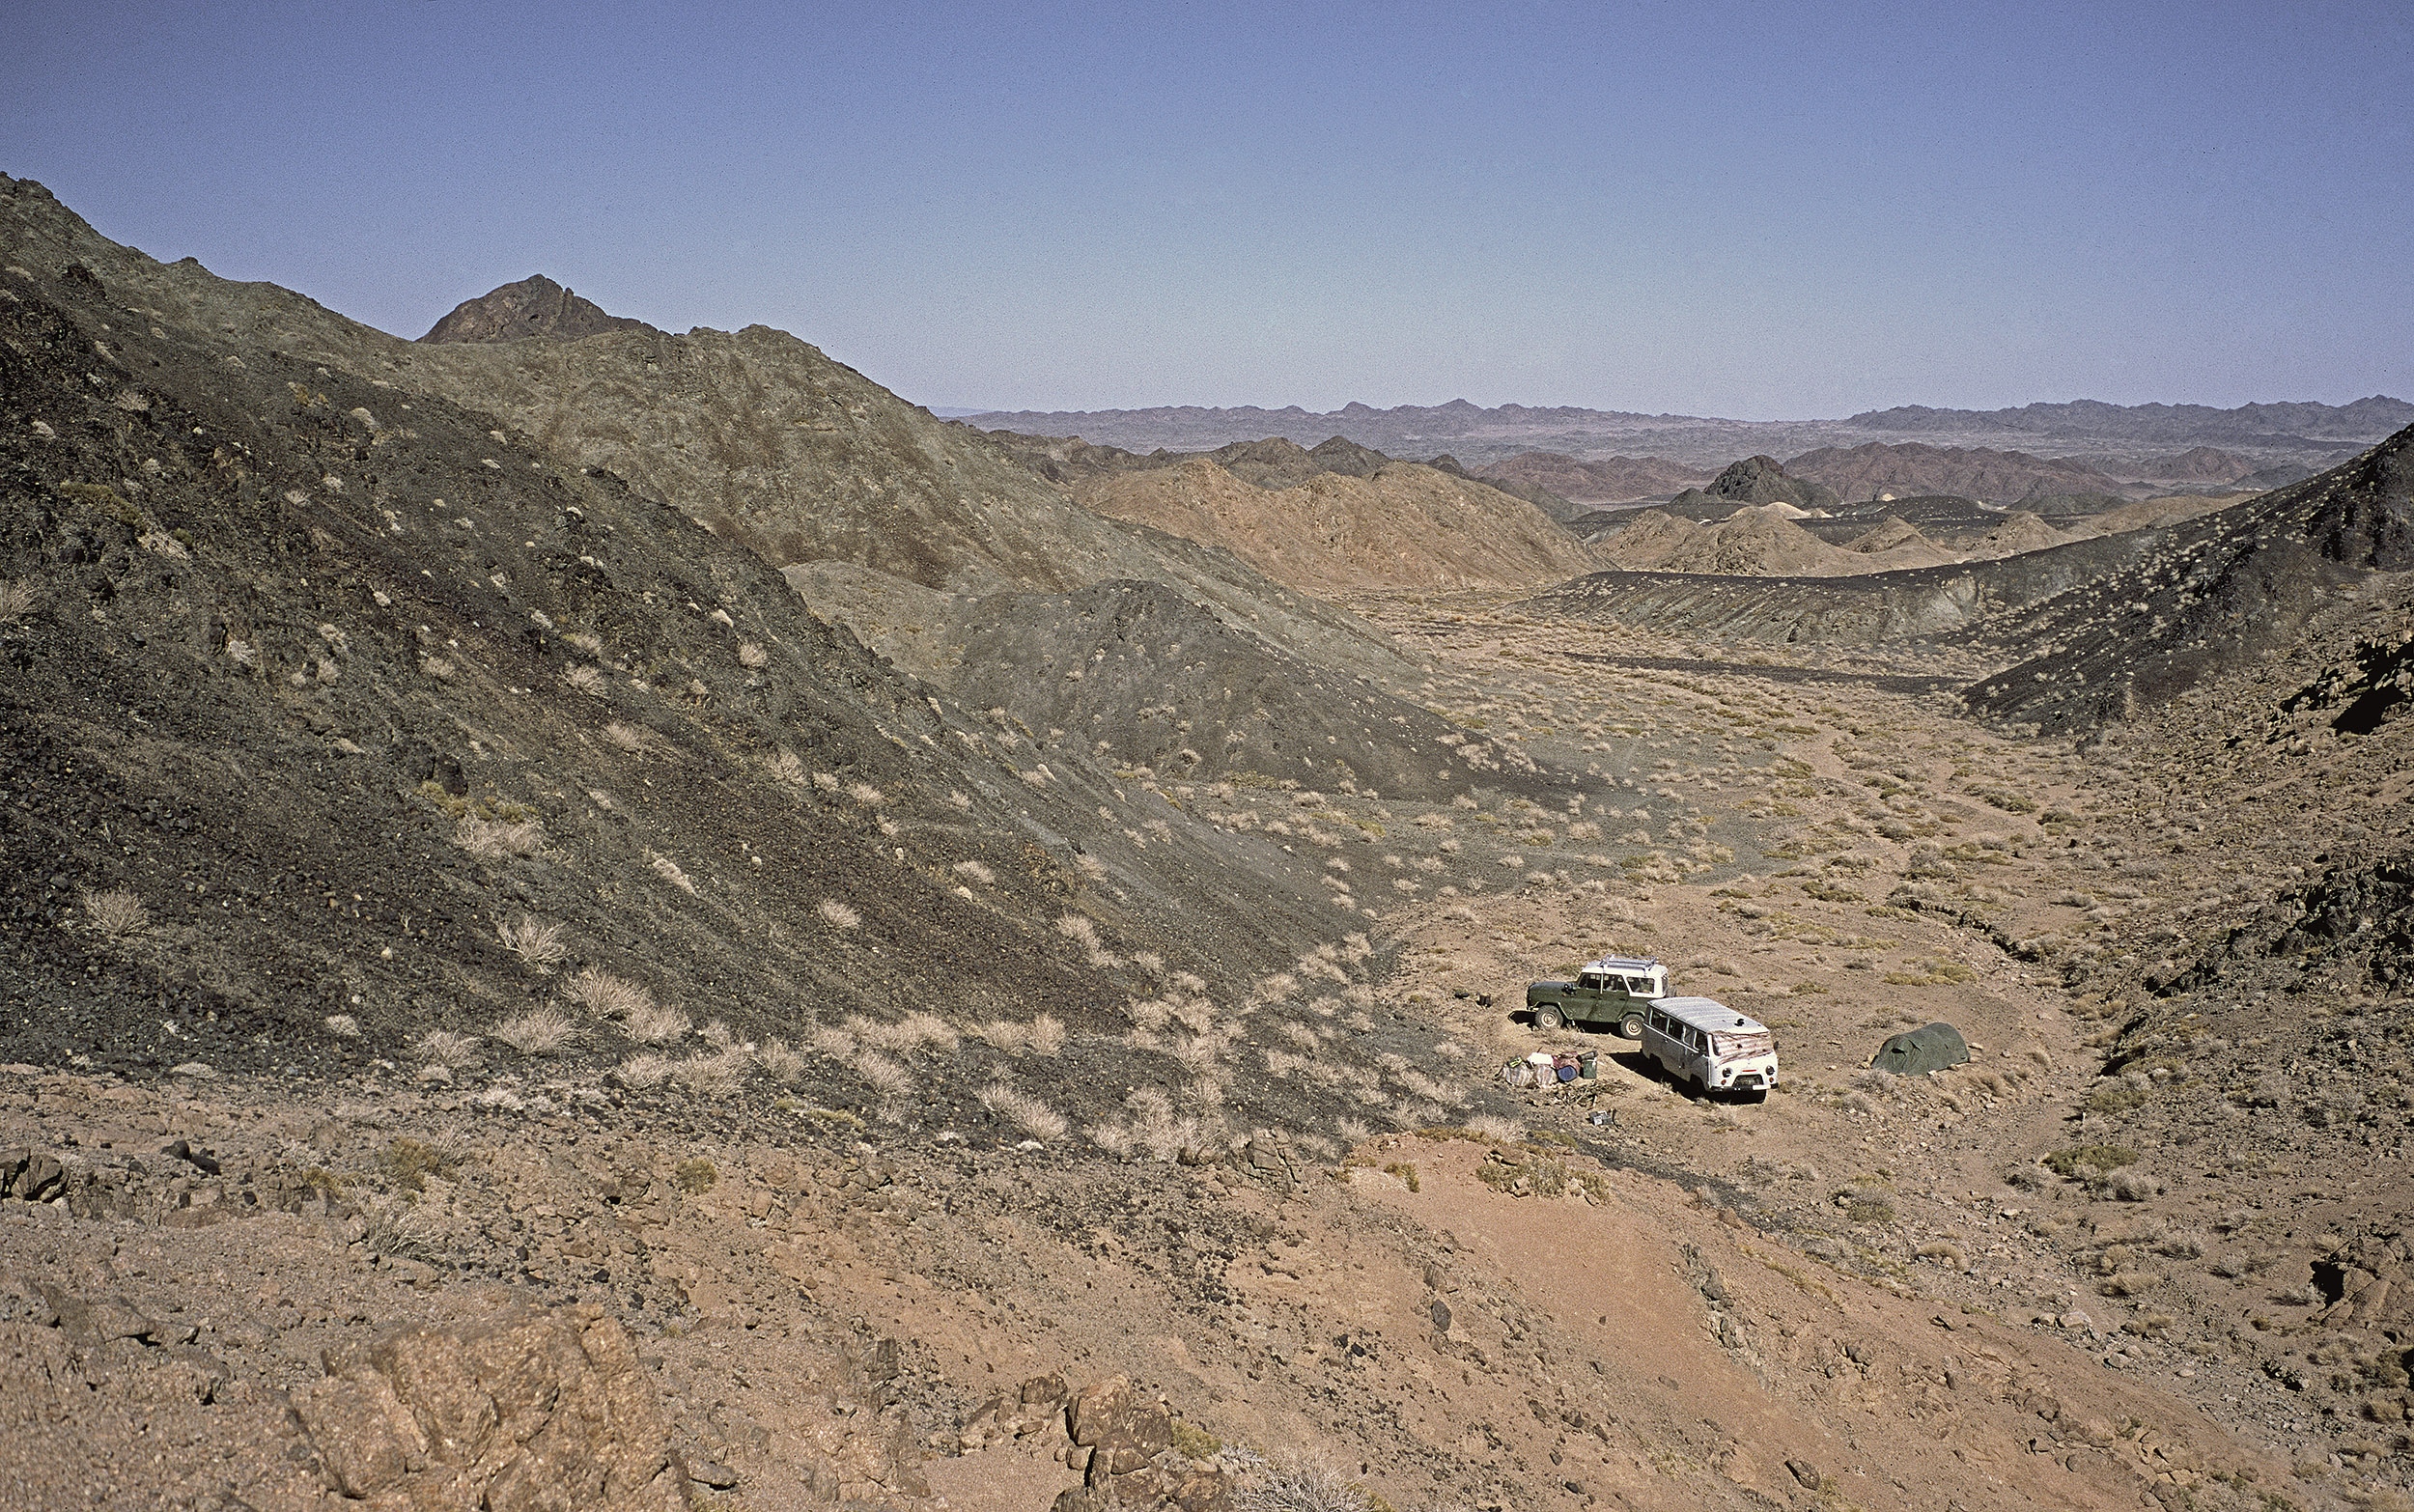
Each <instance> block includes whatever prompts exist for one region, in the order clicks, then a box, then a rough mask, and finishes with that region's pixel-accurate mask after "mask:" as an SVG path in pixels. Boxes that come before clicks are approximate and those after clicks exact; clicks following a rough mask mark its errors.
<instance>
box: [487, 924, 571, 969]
mask: <svg viewBox="0 0 2414 1512" xmlns="http://www.w3.org/2000/svg"><path fill="white" fill-rule="evenodd" d="M494 933H495V934H496V935H497V936H499V937H501V938H502V941H503V948H504V949H506V950H508V951H510V952H511V953H512V954H513V955H516V956H518V957H519V959H520V960H522V961H524V962H526V963H527V964H528V965H529V966H534V967H535V968H536V969H537V970H538V971H540V972H544V971H550V970H552V969H553V968H554V967H555V966H560V965H561V964H562V963H563V962H564V961H566V960H568V959H569V958H570V947H569V945H568V944H566V943H564V941H563V939H562V929H561V926H560V925H558V924H551V923H547V921H546V920H544V919H540V918H538V917H536V916H535V915H533V914H528V913H522V914H521V915H519V918H518V919H516V920H514V921H513V922H511V923H508V924H497V925H495V926H494Z"/></svg>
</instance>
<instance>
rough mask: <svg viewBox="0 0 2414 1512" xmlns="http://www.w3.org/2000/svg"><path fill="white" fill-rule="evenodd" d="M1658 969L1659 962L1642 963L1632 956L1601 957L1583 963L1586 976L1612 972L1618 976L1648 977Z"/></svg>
mask: <svg viewBox="0 0 2414 1512" xmlns="http://www.w3.org/2000/svg"><path fill="white" fill-rule="evenodd" d="M1658 969H1660V963H1659V962H1657V961H1644V960H1641V959H1639V958H1637V957H1634V956H1603V957H1602V958H1601V959H1600V960H1598V961H1587V962H1586V963H1585V974H1586V976H1598V975H1601V974H1603V973H1605V972H1614V973H1616V974H1617V975H1620V976H1627V975H1633V976H1648V975H1650V974H1651V973H1652V972H1654V971H1657V970H1658Z"/></svg>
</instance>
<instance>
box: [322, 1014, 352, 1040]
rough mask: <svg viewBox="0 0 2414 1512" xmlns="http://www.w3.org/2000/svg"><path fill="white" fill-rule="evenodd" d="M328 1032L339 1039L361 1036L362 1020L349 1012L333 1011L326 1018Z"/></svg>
mask: <svg viewBox="0 0 2414 1512" xmlns="http://www.w3.org/2000/svg"><path fill="white" fill-rule="evenodd" d="M326 1025H327V1032H328V1033H329V1034H332V1035H334V1036H335V1037H336V1038H337V1039H339V1040H356V1039H358V1038H360V1021H359V1020H358V1019H355V1018H353V1017H352V1016H351V1014H348V1013H331V1014H328V1015H327V1018H326Z"/></svg>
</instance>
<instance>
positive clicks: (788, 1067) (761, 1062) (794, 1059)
mask: <svg viewBox="0 0 2414 1512" xmlns="http://www.w3.org/2000/svg"><path fill="white" fill-rule="evenodd" d="M754 1063H755V1064H756V1065H758V1066H760V1067H762V1068H763V1074H764V1075H765V1076H767V1077H769V1078H772V1080H773V1081H794V1080H796V1079H797V1078H800V1077H801V1076H803V1075H804V1064H805V1062H804V1051H802V1050H798V1049H797V1048H796V1047H795V1046H793V1045H790V1044H789V1043H788V1042H787V1041H786V1040H781V1039H771V1040H765V1041H764V1042H763V1047H762V1049H760V1050H756V1051H755V1052H754Z"/></svg>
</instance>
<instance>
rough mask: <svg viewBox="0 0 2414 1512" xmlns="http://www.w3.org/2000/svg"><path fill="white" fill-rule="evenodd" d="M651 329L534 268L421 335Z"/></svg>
mask: <svg viewBox="0 0 2414 1512" xmlns="http://www.w3.org/2000/svg"><path fill="white" fill-rule="evenodd" d="M653 329H654V327H653V326H651V325H648V324H647V323H646V322H643V321H639V320H633V319H631V318H630V317H628V316H625V315H611V314H607V313H605V311H604V307H603V306H601V305H599V304H597V303H596V302H595V301H594V300H592V299H582V298H580V297H579V296H578V295H577V294H574V293H572V292H571V291H570V290H568V289H565V288H563V287H562V286H561V285H560V284H557V283H555V282H553V280H551V279H549V278H547V277H546V276H545V275H544V274H543V273H531V274H529V275H528V276H527V277H525V278H523V279H521V280H520V281H519V282H518V283H516V284H505V285H503V286H502V287H500V288H498V289H494V290H491V291H489V292H488V293H486V294H480V295H479V296H478V297H477V298H475V299H464V300H463V301H462V302H461V303H460V304H457V305H455V306H454V307H453V311H452V313H451V314H450V315H447V316H445V317H444V319H442V320H440V321H438V322H435V326H434V327H433V328H432V329H430V330H429V332H428V334H426V335H425V336H422V337H420V338H419V339H420V340H421V341H423V342H491V341H521V340H525V339H526V338H528V337H531V336H550V337H553V338H555V339H557V340H561V341H575V340H577V339H578V338H579V337H581V336H597V335H601V334H603V333H604V332H605V331H631V330H633V331H650V330H653Z"/></svg>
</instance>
